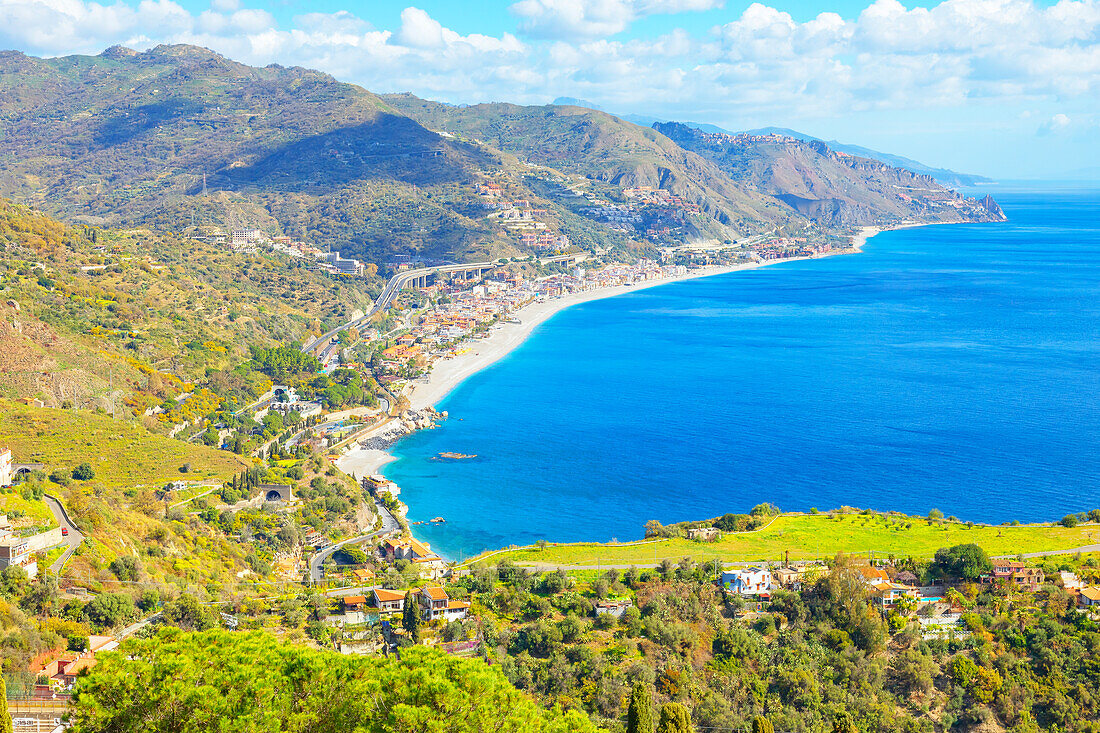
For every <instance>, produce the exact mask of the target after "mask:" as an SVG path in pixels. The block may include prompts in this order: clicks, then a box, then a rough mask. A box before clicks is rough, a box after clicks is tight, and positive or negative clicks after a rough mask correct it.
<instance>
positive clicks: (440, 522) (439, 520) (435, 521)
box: [432, 517, 447, 524]
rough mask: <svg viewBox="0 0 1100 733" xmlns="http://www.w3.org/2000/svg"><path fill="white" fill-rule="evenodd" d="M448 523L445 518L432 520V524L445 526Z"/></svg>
mask: <svg viewBox="0 0 1100 733" xmlns="http://www.w3.org/2000/svg"><path fill="white" fill-rule="evenodd" d="M446 521H447V520H446V519H444V518H443V517H436V518H435V519H433V520H432V524H443V523H444V522H446Z"/></svg>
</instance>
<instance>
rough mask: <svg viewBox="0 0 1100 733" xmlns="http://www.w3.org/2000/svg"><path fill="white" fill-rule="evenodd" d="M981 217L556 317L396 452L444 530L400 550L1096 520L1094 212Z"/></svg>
mask: <svg viewBox="0 0 1100 733" xmlns="http://www.w3.org/2000/svg"><path fill="white" fill-rule="evenodd" d="M1002 198H1003V200H1002V201H1001V203H1002V205H1003V206H1004V208H1005V210H1006V211H1007V213H1008V215H1009V216H1010V217H1011V221H1010V222H1009V223H1006V224H981V225H977V224H976V225H955V226H939V227H925V228H920V229H908V230H901V231H895V232H887V233H884V234H881V235H879V236H878V237H875V238H874V239H872V240H871V241H870V242H869V243H868V245H867V246H866V247H865V251H864V253H863V254H859V255H851V256H840V257H831V258H827V259H822V260H814V261H808V262H792V263H785V264H780V265H775V266H772V267H767V268H762V269H759V270H752V271H746V272H740V273H733V274H729V275H721V276H716V277H710V278H703V279H698V280H691V281H685V282H679V283H671V284H669V285H665V286H660V287H656V288H652V289H649V290H644V291H639V292H637V293H631V294H629V295H624V296H621V297H617V298H611V299H607V300H601V301H594V302H590V303H585V304H582V305H579V306H576V307H574V308H571V309H569V310H566V311H563V312H561V313H559V314H558V315H557V316H555V317H554V318H552V319H551V320H549V321H547V322H546V323H544V324H543V325H541V326H540V327H539V328H538V329H537V330H536V332H535V333H534V334H533V335H532V336H531V338H530V339H528V340H527V341H526V342H525V343H524V344H523V345H522V346H521V347H520V348H519V349H517V350H516V351H514V352H512V354H510V355H509V356H508V357H507V358H505V359H504V360H502V361H500V362H498V363H497V364H496V365H494V366H492V367H491V368H489V369H487V370H485V371H483V372H480V373H478V374H477V375H475V376H473V377H472V378H470V379H469V380H467V381H466V382H464V383H463V384H462V385H461V386H460V387H459V388H458V389H456V390H455V391H454V392H453V393H452V394H451V395H450V396H449V397H448V398H447V399H446V400H445V402H444V403H443V404H442V405H441V409H446V410H449V411H450V414H451V419H450V420H449V421H448V422H446V423H445V424H444V425H443V426H442V427H440V428H439V429H437V430H430V431H424V432H421V433H418V434H415V435H413V436H410V437H408V438H406V439H405V440H403V441H402V442H401V443H399V444H398V445H397V446H396V451H395V455H397V456H398V457H399V460H398V461H396V462H395V463H393V464H391V465H390V466H388V467H387V470H386V474H387V475H388V476H389V477H390V478H392V479H393V480H394V481H396V482H397V483H398V484H399V485H400V486H401V488H402V499H403V500H404V501H405V502H406V503H408V504H409V506H410V518H411V519H412V520H414V521H415V520H426V519H430V518H431V517H434V516H437V515H442V516H444V517H446V519H447V523H446V524H445V525H438V526H437V525H433V526H423V527H417V528H416V529H417V532H416V533H417V535H418V536H420V537H422V538H423V539H426V540H428V541H429V542H431V543H432V545H433V547H435V548H436V549H437V550H438V551H440V552H443V553H445V554H447V555H448V556H450V557H455V558H458V557H461V556H465V555H470V554H472V553H475V552H478V551H481V550H484V549H486V548H496V547H502V546H506V545H509V544H513V543H515V544H526V543H530V542H533V541H535V540H537V539H540V538H545V539H548V540H552V541H572V540H601V541H604V540H609V539H611V538H617V539H619V540H629V539H636V538H639V537H641V536H642V534H643V526H644V524H645V522H646V521H647V520H649V519H657V520H660V521H661V522H664V523H668V522H675V521H680V520H688V519H701V518H706V517H711V516H715V515H718V514H722V513H725V512H730V511H733V512H739V511H746V510H747V509H749V508H750V507H752V506H753V505H755V504H757V503H759V502H763V501H770V502H772V503H774V504H777V505H779V506H780V507H781V508H783V509H789V510H805V509H809V508H810V507H818V508H821V509H828V508H832V507H837V506H841V505H850V506H858V507H872V508H876V509H883V510H885V509H898V510H902V511H906V512H912V513H917V514H924V513H927V512H928V511H929V510H930V509H932V508H933V507H935V508H939V509H941V510H942V511H944V512H945V513H946V514H948V515H957V516H959V517H960V518H962V519H972V520H976V521H992V522H1002V521H1007V520H1010V519H1020V520H1024V521H1028V520H1051V519H1056V518H1059V517H1061V516H1063V515H1064V514H1066V513H1068V512H1071V511H1080V510H1086V509H1091V508H1096V507H1100V450H1098V449H1100V400H1098V399H1097V398H1098V397H1100V298H1098V296H1100V231H1098V227H1100V223H1098V220H1100V217H1098V215H1100V194H1098V193H1097V192H1092V193H1087V192H1086V193H1062V194H1058V193H1044V194H1034V193H1030V194H1029V193H1018V194H1011V195H1005V196H1003V197H1002ZM444 451H451V452H456V453H465V454H477V456H478V458H476V459H472V460H460V461H451V462H447V461H438V460H432V458H433V457H434V456H437V454H439V453H440V452H444Z"/></svg>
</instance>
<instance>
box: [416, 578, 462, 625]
mask: <svg viewBox="0 0 1100 733" xmlns="http://www.w3.org/2000/svg"><path fill="white" fill-rule="evenodd" d="M417 601H418V602H419V603H420V611H421V615H422V616H423V617H424V620H425V621H435V620H437V619H443V620H444V621H455V620H457V619H463V618H466V614H467V612H469V610H470V604H469V603H467V602H466V601H454V600H451V597H450V596H449V595H447V591H445V590H443V589H442V588H440V587H439V586H438V585H425V586H424V587H422V588H421V589H420V593H419V594H418V595H417Z"/></svg>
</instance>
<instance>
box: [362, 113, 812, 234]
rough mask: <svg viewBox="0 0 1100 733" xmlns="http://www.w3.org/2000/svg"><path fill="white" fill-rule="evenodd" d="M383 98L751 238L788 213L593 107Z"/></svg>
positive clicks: (459, 131)
mask: <svg viewBox="0 0 1100 733" xmlns="http://www.w3.org/2000/svg"><path fill="white" fill-rule="evenodd" d="M381 98H382V100H383V101H384V102H386V103H387V104H389V105H391V106H393V107H394V108H395V109H397V110H399V111H401V112H402V113H404V114H407V115H409V116H410V117H412V118H413V119H415V120H417V121H418V122H420V123H421V124H423V125H424V126H426V127H428V128H431V129H434V130H446V131H447V132H449V133H453V134H456V135H460V136H461V137H463V138H468V139H470V140H472V141H475V142H478V143H482V144H485V145H488V146H490V147H492V148H496V149H499V150H502V151H506V152H508V153H512V154H515V155H517V156H520V157H521V159H523V160H526V161H527V162H528V163H533V164H536V165H539V166H546V167H550V168H553V169H555V170H558V171H561V172H563V173H566V174H574V175H580V176H584V177H586V178H589V179H593V180H596V181H600V182H603V183H605V184H611V185H614V186H617V187H651V188H658V189H665V190H668V191H670V192H672V193H674V194H675V195H677V196H681V197H683V198H684V200H686V201H690V202H692V203H695V204H698V205H699V207H700V208H701V210H702V211H703V212H704V213H705V214H706V215H707V216H708V217H709V219H710V220H711V221H712V222H714V223H716V224H717V225H719V226H720V227H721V228H722V229H728V230H732V232H733V233H735V234H745V233H752V232H755V231H759V230H760V229H761V228H764V227H769V228H770V227H771V226H774V224H776V223H778V222H782V221H785V220H786V219H787V218H789V216H790V212H789V210H784V207H781V206H778V205H777V204H776V202H775V201H774V200H773V199H772V198H771V197H769V196H764V195H760V194H759V193H757V192H754V191H751V190H747V189H744V188H741V187H738V186H737V185H735V184H733V182H732V181H730V180H729V178H728V177H727V176H726V175H725V174H723V173H722V171H721V170H719V169H718V167H717V166H715V165H714V164H713V163H712V162H710V161H708V160H706V159H705V158H703V157H700V156H699V155H696V154H695V153H693V152H691V151H689V150H685V149H683V148H682V147H680V146H679V145H677V144H675V143H674V142H673V141H672V140H670V139H669V138H667V137H666V136H665V135H663V134H659V133H658V132H657V131H655V130H653V129H652V128H646V127H641V126H639V125H635V124H632V123H630V122H626V121H625V120H622V119H620V118H618V117H615V116H614V115H610V114H607V113H606V112H601V111H599V110H594V109H590V108H587V107H575V106H557V105H549V106H544V107H523V106H519V105H514V104H499V103H495V104H479V105H472V106H469V107H461V108H459V107H451V106H448V105H444V104H440V103H438V102H432V101H428V100H424V99H420V98H418V97H415V96H412V95H409V94H390V95H382V97H381Z"/></svg>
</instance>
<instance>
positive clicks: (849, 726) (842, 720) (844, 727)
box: [833, 713, 859, 733]
mask: <svg viewBox="0 0 1100 733" xmlns="http://www.w3.org/2000/svg"><path fill="white" fill-rule="evenodd" d="M833 733H859V728H857V727H856V724H855V723H854V722H853V721H852V716H851V715H849V714H848V713H840V714H839V715H837V716H836V718H834V719H833Z"/></svg>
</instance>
